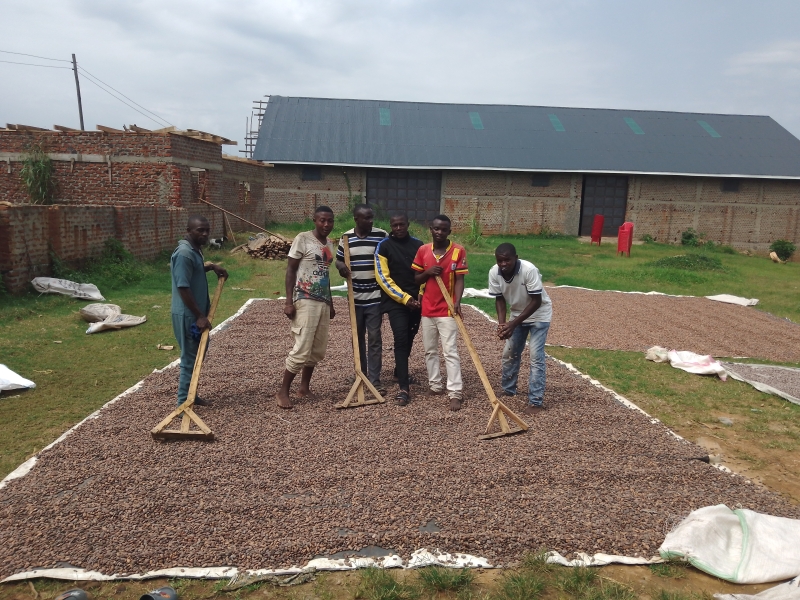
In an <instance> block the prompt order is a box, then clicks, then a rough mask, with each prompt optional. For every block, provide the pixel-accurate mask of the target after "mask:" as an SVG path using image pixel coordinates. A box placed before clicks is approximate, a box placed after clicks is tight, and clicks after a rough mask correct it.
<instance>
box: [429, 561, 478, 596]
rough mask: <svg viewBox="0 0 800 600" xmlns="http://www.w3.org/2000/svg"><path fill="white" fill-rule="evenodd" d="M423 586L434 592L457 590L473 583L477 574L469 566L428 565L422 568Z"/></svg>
mask: <svg viewBox="0 0 800 600" xmlns="http://www.w3.org/2000/svg"><path fill="white" fill-rule="evenodd" d="M419 578H420V581H421V583H422V587H423V588H424V589H426V590H428V591H433V592H457V591H459V590H461V589H464V588H467V587H469V586H471V585H472V582H473V581H474V580H475V575H474V574H473V573H472V571H471V570H470V569H468V568H463V569H448V568H446V567H436V566H434V567H426V568H424V569H420V571H419Z"/></svg>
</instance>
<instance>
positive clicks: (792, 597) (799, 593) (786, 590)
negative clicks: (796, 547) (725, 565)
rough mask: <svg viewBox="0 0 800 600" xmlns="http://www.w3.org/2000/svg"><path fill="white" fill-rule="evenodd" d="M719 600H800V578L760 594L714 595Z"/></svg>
mask: <svg viewBox="0 0 800 600" xmlns="http://www.w3.org/2000/svg"><path fill="white" fill-rule="evenodd" d="M714 598H716V599H717V600H800V577H795V578H794V579H792V580H791V581H787V582H786V583H782V584H780V585H776V586H775V587H771V588H769V589H768V590H764V591H763V592H761V593H760V594H755V595H750V594H714Z"/></svg>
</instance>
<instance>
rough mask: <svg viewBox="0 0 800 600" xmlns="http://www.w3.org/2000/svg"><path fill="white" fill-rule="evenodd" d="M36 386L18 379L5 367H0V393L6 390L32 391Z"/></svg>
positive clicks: (18, 377)
mask: <svg viewBox="0 0 800 600" xmlns="http://www.w3.org/2000/svg"><path fill="white" fill-rule="evenodd" d="M35 387H36V384H35V383H33V382H32V381H31V380H29V379H25V378H24V377H20V376H19V375H17V374H16V373H14V371H12V370H11V369H9V368H8V367H7V366H5V365H0V392H5V391H7V390H26V389H33V388H35Z"/></svg>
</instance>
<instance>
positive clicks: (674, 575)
mask: <svg viewBox="0 0 800 600" xmlns="http://www.w3.org/2000/svg"><path fill="white" fill-rule="evenodd" d="M688 567H689V564H688V563H686V562H683V561H677V560H670V561H667V562H663V563H656V564H654V565H650V566H649V569H650V572H651V573H652V574H653V575H656V576H657V577H665V578H669V579H683V578H684V577H686V570H687V568H688Z"/></svg>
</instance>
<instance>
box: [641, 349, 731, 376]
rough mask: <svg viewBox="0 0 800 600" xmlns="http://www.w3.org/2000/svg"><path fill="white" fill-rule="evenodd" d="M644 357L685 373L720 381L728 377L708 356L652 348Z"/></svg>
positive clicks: (717, 362) (717, 363)
mask: <svg viewBox="0 0 800 600" xmlns="http://www.w3.org/2000/svg"><path fill="white" fill-rule="evenodd" d="M644 357H645V358H646V359H647V360H652V361H653V362H667V361H669V364H670V365H672V366H673V367H675V368H676V369H681V370H682V371H686V372H687V373H694V374H695V375H717V376H719V378H720V379H721V380H722V381H725V380H726V379H727V377H728V372H727V371H726V370H725V367H723V366H722V363H721V362H719V361H718V360H717V359H715V358H714V357H713V356H710V355H708V354H706V355H703V354H695V353H694V352H689V351H688V350H667V349H666V348H662V347H661V346H653V347H652V348H649V349H648V350H647V352H645V355H644Z"/></svg>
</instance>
